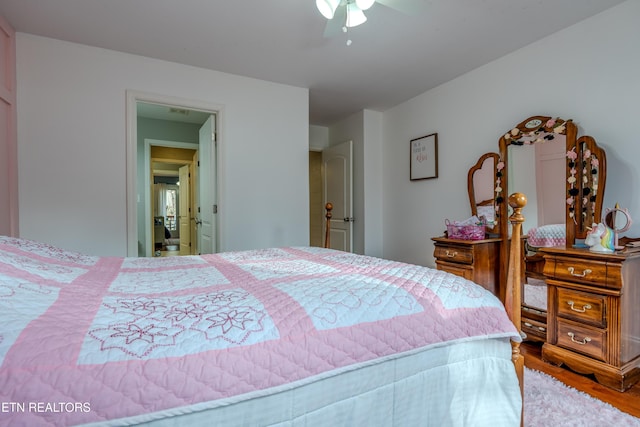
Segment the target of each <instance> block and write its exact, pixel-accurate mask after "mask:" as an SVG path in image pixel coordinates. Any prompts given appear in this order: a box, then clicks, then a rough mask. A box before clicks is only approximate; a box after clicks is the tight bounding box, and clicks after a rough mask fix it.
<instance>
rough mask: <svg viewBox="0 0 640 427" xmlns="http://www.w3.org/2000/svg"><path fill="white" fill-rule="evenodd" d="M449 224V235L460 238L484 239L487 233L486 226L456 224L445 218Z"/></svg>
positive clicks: (452, 237) (450, 237) (445, 221)
mask: <svg viewBox="0 0 640 427" xmlns="http://www.w3.org/2000/svg"><path fill="white" fill-rule="evenodd" d="M444 223H445V224H446V225H447V237H448V238H449V239H458V240H482V239H484V236H485V233H486V226H485V225H484V224H482V225H455V224H452V223H451V222H450V221H449V220H448V219H445V220H444Z"/></svg>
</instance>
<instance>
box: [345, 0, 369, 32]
mask: <svg viewBox="0 0 640 427" xmlns="http://www.w3.org/2000/svg"><path fill="white" fill-rule="evenodd" d="M365 22H367V17H366V16H365V15H364V12H363V11H362V10H360V8H359V7H358V6H357V5H356V4H355V3H349V4H348V5H347V23H346V25H347V27H349V28H351V27H357V26H358V25H360V24H364V23H365Z"/></svg>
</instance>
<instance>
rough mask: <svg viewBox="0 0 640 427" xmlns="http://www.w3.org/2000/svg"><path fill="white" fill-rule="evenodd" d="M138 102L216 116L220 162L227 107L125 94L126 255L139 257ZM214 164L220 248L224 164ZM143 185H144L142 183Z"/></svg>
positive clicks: (222, 217)
mask: <svg viewBox="0 0 640 427" xmlns="http://www.w3.org/2000/svg"><path fill="white" fill-rule="evenodd" d="M138 102H146V103H151V104H162V105H168V106H172V107H177V108H182V109H186V110H199V111H204V112H207V113H210V114H214V115H215V116H216V141H217V144H216V150H217V156H216V157H217V159H220V158H224V157H223V156H224V144H223V143H222V142H223V141H224V133H223V128H224V106H223V105H221V104H212V103H208V102H204V101H198V100H192V99H184V98H177V97H174V96H168V95H159V94H154V93H149V92H141V91H136V90H127V91H126V129H127V135H126V227H125V229H126V241H127V256H129V257H137V256H138V200H139V195H138V194H139V193H138V163H137V162H138V114H137V104H138ZM211 164H215V169H216V186H215V187H216V188H215V189H214V188H212V189H211V191H214V190H215V192H214V194H216V196H217V197H216V198H215V200H216V201H217V204H218V213H217V215H216V218H215V219H216V228H217V229H218V233H217V236H218V247H221V246H220V240H221V238H222V233H221V232H220V229H221V225H222V221H223V219H224V213H223V211H224V203H223V199H224V192H223V189H224V186H223V185H222V180H223V177H224V170H223V169H222V168H223V167H224V164H223V162H221V161H218V162H215V163H214V162H213V161H212V162H211ZM141 185H143V184H141Z"/></svg>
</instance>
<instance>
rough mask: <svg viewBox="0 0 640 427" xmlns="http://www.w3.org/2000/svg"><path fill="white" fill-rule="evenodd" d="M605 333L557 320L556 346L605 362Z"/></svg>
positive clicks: (604, 331) (600, 330)
mask: <svg viewBox="0 0 640 427" xmlns="http://www.w3.org/2000/svg"><path fill="white" fill-rule="evenodd" d="M606 338H607V331H606V330H602V329H597V328H590V327H588V326H584V325H578V324H576V323H573V322H571V321H568V320H564V319H558V345H559V346H562V347H565V348H568V349H571V350H573V351H577V352H580V353H583V354H586V355H587V356H590V357H593V358H595V359H598V360H603V361H604V360H606V357H607V355H606V346H605V343H606Z"/></svg>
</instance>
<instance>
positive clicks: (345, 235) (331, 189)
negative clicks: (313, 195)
mask: <svg viewBox="0 0 640 427" xmlns="http://www.w3.org/2000/svg"><path fill="white" fill-rule="evenodd" d="M352 157H353V143H352V142H351V141H347V142H343V143H341V144H338V145H334V146H331V147H329V148H326V149H325V150H323V151H322V170H323V173H324V204H325V205H326V204H327V202H329V203H332V204H333V211H332V218H331V224H330V232H329V240H330V245H329V246H330V247H331V248H332V249H338V250H342V251H346V252H351V251H352V246H353V245H352V234H353V221H354V218H353V173H352V169H353V163H352V162H353V160H352ZM325 232H326V231H325Z"/></svg>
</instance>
